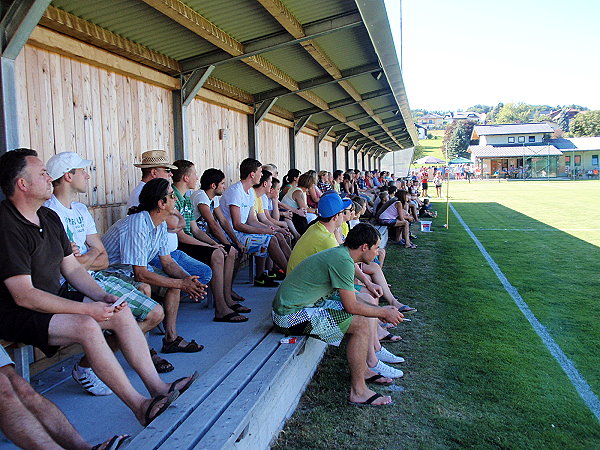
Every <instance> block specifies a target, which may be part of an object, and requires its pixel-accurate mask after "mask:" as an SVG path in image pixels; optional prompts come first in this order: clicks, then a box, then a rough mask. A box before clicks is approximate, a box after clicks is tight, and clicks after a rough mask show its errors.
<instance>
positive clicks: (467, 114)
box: [444, 111, 487, 123]
mask: <svg viewBox="0 0 600 450" xmlns="http://www.w3.org/2000/svg"><path fill="white" fill-rule="evenodd" d="M486 117H487V114H479V113H476V112H473V111H456V112H449V113H447V114H446V115H445V116H444V121H445V122H446V123H450V122H452V121H453V120H474V121H475V122H477V123H482V122H485V118H486Z"/></svg>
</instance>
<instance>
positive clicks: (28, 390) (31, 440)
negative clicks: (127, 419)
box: [0, 347, 130, 450]
mask: <svg viewBox="0 0 600 450" xmlns="http://www.w3.org/2000/svg"><path fill="white" fill-rule="evenodd" d="M0 392H2V402H0V430H1V431H2V432H3V433H4V435H5V436H6V437H8V439H10V440H11V441H13V442H14V443H15V444H16V445H18V446H19V447H21V448H27V449H33V448H39V449H55V448H56V449H60V448H73V449H98V450H107V449H116V448H119V447H121V446H124V445H127V443H128V442H129V441H130V437H129V436H128V435H126V434H124V435H116V436H113V437H112V438H110V439H108V440H106V441H105V442H103V443H101V444H98V445H96V446H94V447H92V445H90V444H88V443H87V442H86V441H85V440H84V439H83V437H82V436H81V435H80V434H79V433H78V432H77V431H76V430H75V428H73V425H71V423H70V422H69V421H68V420H67V418H66V417H65V415H64V414H63V413H62V411H61V410H60V409H58V407H57V406H56V405H55V404H54V403H52V402H51V401H50V400H48V399H47V398H45V397H42V396H41V395H40V394H38V393H37V392H36V391H35V390H34V389H33V388H32V387H31V386H30V385H29V383H27V381H25V380H24V379H23V378H21V377H20V376H19V375H17V373H16V372H15V369H14V368H13V362H12V361H11V359H10V358H9V356H8V354H7V353H6V351H4V348H3V347H0Z"/></svg>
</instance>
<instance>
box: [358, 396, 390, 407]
mask: <svg viewBox="0 0 600 450" xmlns="http://www.w3.org/2000/svg"><path fill="white" fill-rule="evenodd" d="M381 397H383V395H381V394H373V395H372V396H371V397H369V398H368V399H366V400H365V401H364V402H350V401H349V402H348V404H350V405H353V406H388V405H391V404H392V403H394V402H393V401H392V402H390V403H386V404H385V405H374V404H373V402H374V401H375V400H377V399H378V398H381Z"/></svg>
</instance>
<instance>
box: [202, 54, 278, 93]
mask: <svg viewBox="0 0 600 450" xmlns="http://www.w3.org/2000/svg"><path fill="white" fill-rule="evenodd" d="M211 76H213V77H215V78H218V79H219V80H222V81H225V82H227V83H229V84H232V85H234V86H236V87H238V88H240V89H242V90H244V91H246V92H248V93H250V94H256V93H258V92H264V91H269V90H271V89H276V88H278V87H281V86H280V85H279V84H277V83H275V82H274V81H273V80H271V79H270V78H268V77H266V76H265V75H263V74H261V73H260V72H257V71H256V70H254V69H253V68H252V67H250V66H248V65H246V64H244V63H242V62H237V61H236V62H233V63H230V64H227V65H224V66H218V67H217V68H216V69H215V70H214V71H213V73H212V74H211Z"/></svg>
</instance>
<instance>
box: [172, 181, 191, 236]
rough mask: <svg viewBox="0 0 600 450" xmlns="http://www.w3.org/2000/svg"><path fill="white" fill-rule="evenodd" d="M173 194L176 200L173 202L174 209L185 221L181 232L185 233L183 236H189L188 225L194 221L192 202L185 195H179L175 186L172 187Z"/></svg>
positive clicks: (189, 229)
mask: <svg viewBox="0 0 600 450" xmlns="http://www.w3.org/2000/svg"><path fill="white" fill-rule="evenodd" d="M173 193H174V194H175V197H177V200H175V209H177V211H179V212H180V213H181V215H182V216H183V218H184V219H185V227H184V229H183V231H185V234H189V235H190V236H191V235H192V228H191V226H190V223H191V222H192V221H193V220H194V206H193V205H192V201H191V200H190V197H188V196H187V195H185V194H184V195H181V192H179V189H177V188H176V187H175V185H173Z"/></svg>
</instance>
